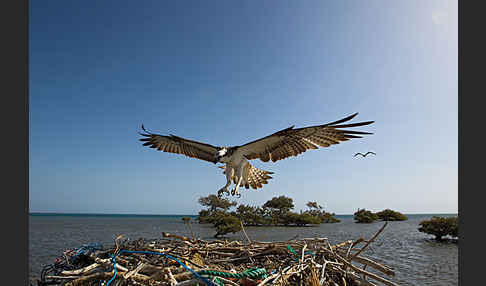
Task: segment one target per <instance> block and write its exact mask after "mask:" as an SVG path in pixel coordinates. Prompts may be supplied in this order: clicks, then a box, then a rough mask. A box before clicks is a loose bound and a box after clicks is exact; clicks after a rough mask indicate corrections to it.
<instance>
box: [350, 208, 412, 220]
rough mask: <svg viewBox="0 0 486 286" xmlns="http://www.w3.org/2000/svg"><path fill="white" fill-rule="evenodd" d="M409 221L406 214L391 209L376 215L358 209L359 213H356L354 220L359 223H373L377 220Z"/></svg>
mask: <svg viewBox="0 0 486 286" xmlns="http://www.w3.org/2000/svg"><path fill="white" fill-rule="evenodd" d="M407 219H408V218H407V217H406V216H405V215H404V214H402V213H400V212H397V211H394V210H391V209H385V210H382V211H380V212H376V213H373V212H372V211H369V210H366V209H358V211H356V212H355V213H354V220H356V222H358V223H372V222H374V221H376V220H383V221H402V220H407Z"/></svg>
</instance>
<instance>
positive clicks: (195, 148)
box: [139, 124, 219, 162]
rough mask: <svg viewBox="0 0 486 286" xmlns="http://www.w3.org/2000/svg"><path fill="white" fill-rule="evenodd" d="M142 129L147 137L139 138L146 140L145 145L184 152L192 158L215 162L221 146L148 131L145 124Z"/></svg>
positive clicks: (176, 152) (171, 151)
mask: <svg viewBox="0 0 486 286" xmlns="http://www.w3.org/2000/svg"><path fill="white" fill-rule="evenodd" d="M142 129H143V131H145V132H146V133H140V132H139V134H140V135H142V136H144V137H145V138H141V139H139V140H140V141H142V142H145V143H143V145H144V146H149V147H150V148H155V149H157V150H159V151H163V152H169V153H175V154H182V155H185V156H188V157H191V158H197V159H201V160H204V161H208V162H213V159H214V153H215V152H216V151H217V150H218V149H219V147H216V146H213V145H210V144H206V143H202V142H197V141H194V140H189V139H185V138H182V137H178V136H175V135H172V134H170V135H169V136H163V135H159V134H154V133H151V132H149V131H147V130H146V129H145V127H144V126H143V124H142Z"/></svg>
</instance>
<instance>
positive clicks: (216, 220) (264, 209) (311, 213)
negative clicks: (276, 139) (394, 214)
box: [198, 195, 340, 237]
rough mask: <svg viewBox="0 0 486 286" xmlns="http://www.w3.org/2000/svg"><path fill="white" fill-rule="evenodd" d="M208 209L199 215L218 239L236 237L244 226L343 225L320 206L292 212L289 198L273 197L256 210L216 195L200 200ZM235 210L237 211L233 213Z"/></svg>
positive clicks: (291, 202)
mask: <svg viewBox="0 0 486 286" xmlns="http://www.w3.org/2000/svg"><path fill="white" fill-rule="evenodd" d="M199 203H200V204H201V205H203V206H204V207H206V209H203V210H201V211H200V212H199V217H198V221H199V223H210V224H213V226H214V227H215V228H216V234H215V237H219V236H221V235H225V234H227V233H236V232H238V231H240V230H241V229H242V227H243V226H312V225H319V224H321V223H336V222H340V220H339V219H337V218H336V217H335V214H334V213H329V212H326V211H325V210H324V208H323V207H322V206H321V205H319V204H318V203H317V202H312V201H309V202H308V203H307V204H306V206H307V208H308V209H307V210H305V211H300V213H296V212H292V210H293V209H294V201H293V199H292V198H289V197H286V196H279V197H273V198H272V199H271V200H268V201H267V202H265V204H263V205H262V206H252V205H245V204H240V205H238V206H237V203H236V202H234V201H230V200H228V199H226V198H220V197H218V196H216V195H209V196H207V197H201V198H199ZM233 207H235V210H233V211H230V209H231V208H233Z"/></svg>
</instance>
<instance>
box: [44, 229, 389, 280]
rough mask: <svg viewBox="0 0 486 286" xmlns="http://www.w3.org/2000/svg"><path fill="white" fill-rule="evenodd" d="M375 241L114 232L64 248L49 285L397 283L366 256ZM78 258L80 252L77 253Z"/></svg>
mask: <svg viewBox="0 0 486 286" xmlns="http://www.w3.org/2000/svg"><path fill="white" fill-rule="evenodd" d="M385 226H386V223H385V224H384V225H383V227H382V228H381V229H380V230H379V231H378V232H377V233H376V234H375V235H374V236H373V237H372V238H371V239H369V240H365V239H363V238H360V239H358V240H356V241H344V242H342V243H339V244H334V245H331V244H330V243H329V241H328V239H327V238H304V239H298V240H289V241H280V242H259V241H250V239H249V238H248V237H247V236H246V233H245V236H246V238H247V241H245V242H241V241H223V240H214V241H204V240H200V239H191V238H188V237H184V236H179V235H175V234H169V233H162V238H160V239H156V240H146V239H137V240H134V241H130V240H128V239H127V238H126V237H124V236H119V237H118V238H117V239H115V243H114V245H113V246H112V247H111V248H109V249H100V248H93V247H92V248H91V249H87V248H84V251H83V252H82V253H81V254H80V252H79V251H71V252H67V253H66V252H64V255H63V256H62V257H60V259H58V260H57V266H56V265H55V264H53V265H49V267H45V268H44V270H43V271H42V274H41V279H40V280H39V281H38V286H42V285H65V286H68V285H70V286H74V285H96V286H100V285H104V286H122V285H171V286H173V285H177V286H189V285H201V286H203V285H210V286H216V285H217V286H222V285H246V286H256V285H258V286H260V285H332V286H335V285H377V284H378V285H394V286H395V285H397V284H396V283H394V282H392V281H390V280H388V279H385V278H383V274H385V275H388V276H393V275H394V272H393V270H392V269H391V268H389V267H387V266H385V265H383V264H380V263H377V262H375V261H373V260H372V259H370V258H368V257H365V256H363V254H362V252H363V250H364V249H366V248H367V247H368V246H369V244H370V243H371V242H372V241H373V240H375V238H376V237H377V236H378V234H379V233H380V232H381V231H382V230H383V228H384V227H385ZM74 258H75V259H74Z"/></svg>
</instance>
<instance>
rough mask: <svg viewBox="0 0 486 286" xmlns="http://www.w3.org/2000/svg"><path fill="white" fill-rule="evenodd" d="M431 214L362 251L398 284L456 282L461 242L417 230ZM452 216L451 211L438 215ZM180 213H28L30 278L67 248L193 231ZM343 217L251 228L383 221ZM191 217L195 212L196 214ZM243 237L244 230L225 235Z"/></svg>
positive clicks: (334, 236)
mask: <svg viewBox="0 0 486 286" xmlns="http://www.w3.org/2000/svg"><path fill="white" fill-rule="evenodd" d="M432 216H433V215H431V214H427V215H416V214H414V215H407V217H408V220H407V221H401V222H389V223H388V225H387V226H386V228H385V229H384V230H383V232H382V233H381V234H380V235H379V236H378V238H377V240H376V241H375V242H374V243H372V244H371V246H370V247H369V248H368V249H367V250H366V251H364V255H366V256H368V257H371V258H372V259H374V260H376V261H377V262H381V263H384V264H386V265H388V266H390V267H392V268H393V269H394V270H395V273H396V275H395V276H394V277H387V279H389V280H391V281H394V282H396V283H398V284H399V285H441V286H448V285H458V244H457V243H450V242H449V243H437V242H435V241H433V240H432V238H433V237H432V236H429V235H426V234H424V233H421V232H419V231H418V227H419V222H420V221H422V220H424V219H429V218H431V217H432ZM440 216H451V215H440ZM182 217H183V216H178V215H163V216H162V215H79V214H71V215H66V214H31V215H30V216H29V273H30V274H29V276H30V277H29V278H30V279H34V278H36V277H38V276H39V275H40V271H41V270H42V267H43V266H44V265H46V264H51V263H52V262H53V261H54V260H55V259H56V257H58V256H59V255H61V254H62V251H63V250H65V249H72V248H78V247H80V246H81V245H83V244H88V243H93V242H98V243H101V244H103V245H105V246H106V247H111V246H112V245H113V241H114V239H115V238H116V237H117V236H118V235H120V234H124V235H125V236H127V237H128V238H129V239H137V238H140V237H143V238H148V239H151V238H160V237H161V232H169V233H175V234H181V235H186V236H190V231H189V229H188V228H187V226H186V225H184V224H183V222H182V220H181V218H182ZM337 217H338V218H339V219H340V220H341V222H340V223H335V224H322V225H320V226H317V227H247V228H245V230H246V232H247V234H248V236H249V237H250V238H251V239H253V240H260V241H281V240H288V239H292V238H294V237H295V236H298V237H299V238H304V237H327V238H328V239H329V240H330V242H331V243H339V242H343V241H345V240H356V239H358V238H360V237H363V238H364V239H369V238H371V237H372V236H373V235H374V234H375V233H376V232H377V231H378V230H379V229H380V227H381V226H382V225H383V223H384V222H375V223H371V224H359V223H355V222H354V220H353V217H352V216H351V215H344V216H342V215H341V216H339V215H338V216H337ZM192 218H193V220H194V219H195V218H196V216H192ZM192 229H193V232H194V234H195V235H197V236H199V237H200V238H202V239H212V237H213V235H214V233H215V232H214V229H213V228H212V227H211V225H200V224H198V223H193V224H192ZM227 237H228V238H236V239H242V240H244V239H245V238H244V236H243V234H242V233H241V232H240V233H235V234H229V235H227Z"/></svg>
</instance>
